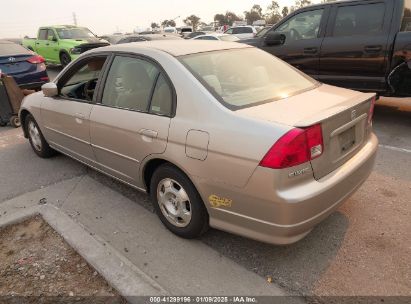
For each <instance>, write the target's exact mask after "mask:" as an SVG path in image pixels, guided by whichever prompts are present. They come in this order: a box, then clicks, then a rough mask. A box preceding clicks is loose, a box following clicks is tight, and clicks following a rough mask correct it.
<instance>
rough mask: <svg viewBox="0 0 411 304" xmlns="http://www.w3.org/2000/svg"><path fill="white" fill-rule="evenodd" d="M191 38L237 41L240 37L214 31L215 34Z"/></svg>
mask: <svg viewBox="0 0 411 304" xmlns="http://www.w3.org/2000/svg"><path fill="white" fill-rule="evenodd" d="M193 40H220V41H231V42H236V41H239V40H240V39H239V38H238V37H236V36H234V35H227V34H220V33H215V34H206V35H200V36H197V37H194V38H193Z"/></svg>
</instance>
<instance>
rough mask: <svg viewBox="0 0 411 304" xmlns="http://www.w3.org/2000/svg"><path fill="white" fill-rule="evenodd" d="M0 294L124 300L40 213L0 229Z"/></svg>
mask: <svg viewBox="0 0 411 304" xmlns="http://www.w3.org/2000/svg"><path fill="white" fill-rule="evenodd" d="M0 296H2V297H4V296H24V297H38V296H42V297H72V298H73V300H74V299H77V300H78V299H79V297H80V298H85V297H90V296H93V298H88V299H87V301H86V302H87V303H91V302H92V303H95V301H97V300H99V299H100V300H101V299H105V301H109V302H110V303H126V301H125V300H124V299H123V298H121V297H120V296H119V294H118V293H117V292H116V291H115V290H114V289H113V288H112V287H111V286H109V285H108V284H107V282H106V281H105V280H104V279H103V278H102V277H101V276H100V275H99V274H98V273H97V272H96V271H95V270H94V269H93V268H92V267H90V266H89V265H88V264H87V263H86V261H85V260H84V259H83V258H82V257H81V256H80V255H78V254H77V253H76V252H75V251H74V250H73V249H72V248H71V247H69V246H68V244H67V243H66V242H65V241H64V240H63V238H62V237H61V236H60V235H58V234H57V233H56V232H55V231H54V230H53V229H52V228H51V227H50V226H49V225H48V224H47V223H46V222H45V221H44V220H43V219H42V218H41V217H35V218H32V219H29V220H27V221H24V222H22V223H20V224H16V225H12V226H8V227H5V228H3V229H2V230H0Z"/></svg>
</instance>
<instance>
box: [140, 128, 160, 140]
mask: <svg viewBox="0 0 411 304" xmlns="http://www.w3.org/2000/svg"><path fill="white" fill-rule="evenodd" d="M138 133H140V135H141V136H142V137H148V138H152V139H154V138H157V136H158V133H157V131H154V130H149V129H141V130H140V131H139V132H138Z"/></svg>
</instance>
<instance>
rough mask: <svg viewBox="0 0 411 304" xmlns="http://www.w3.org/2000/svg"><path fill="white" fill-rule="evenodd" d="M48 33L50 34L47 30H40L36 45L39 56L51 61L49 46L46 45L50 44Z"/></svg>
mask: <svg viewBox="0 0 411 304" xmlns="http://www.w3.org/2000/svg"><path fill="white" fill-rule="evenodd" d="M47 33H48V29H47V28H41V29H40V30H39V34H38V37H37V40H36V42H35V44H36V52H37V53H38V54H39V55H41V56H43V57H44V59H46V60H50V58H48V53H47V45H46V44H47V43H48V40H47Z"/></svg>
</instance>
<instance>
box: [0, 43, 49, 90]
mask: <svg viewBox="0 0 411 304" xmlns="http://www.w3.org/2000/svg"><path fill="white" fill-rule="evenodd" d="M0 71H1V73H4V74H7V75H9V76H13V78H14V80H15V81H16V83H17V84H18V85H19V86H20V87H21V88H24V89H40V87H41V86H42V85H43V84H44V83H46V82H48V81H49V77H48V75H47V71H46V66H45V64H44V58H43V57H41V56H39V55H37V54H36V53H34V52H32V51H29V50H28V49H26V48H24V47H23V46H21V45H19V44H16V43H13V42H10V41H7V40H0Z"/></svg>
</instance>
